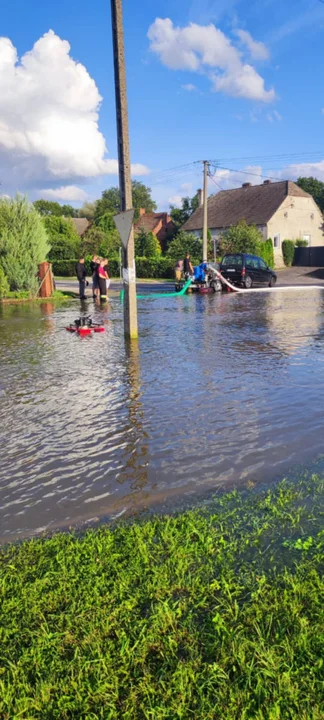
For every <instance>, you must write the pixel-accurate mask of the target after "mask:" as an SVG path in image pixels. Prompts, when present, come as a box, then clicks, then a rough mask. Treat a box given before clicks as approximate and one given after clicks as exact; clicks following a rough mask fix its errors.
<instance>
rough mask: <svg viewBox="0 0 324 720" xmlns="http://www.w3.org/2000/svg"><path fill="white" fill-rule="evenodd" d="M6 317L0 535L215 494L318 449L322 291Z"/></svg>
mask: <svg viewBox="0 0 324 720" xmlns="http://www.w3.org/2000/svg"><path fill="white" fill-rule="evenodd" d="M138 308H139V329H140V337H139V342H138V344H137V343H135V344H134V345H132V347H131V348H130V347H129V346H127V344H125V341H124V337H123V324H122V308H121V306H120V304H119V300H118V297H117V295H116V296H114V297H112V299H111V301H110V303H109V305H108V306H107V307H105V308H97V309H95V310H94V309H93V304H92V301H89V302H88V303H87V304H86V305H85V307H84V311H87V312H88V313H89V312H91V313H92V317H93V319H95V320H96V321H98V320H100V321H102V322H104V323H105V327H106V332H105V333H103V334H101V335H95V336H91V337H86V338H79V337H75V336H74V335H71V334H70V333H67V332H66V330H65V326H66V325H67V324H68V323H70V322H71V321H73V320H74V319H75V318H76V317H77V316H78V315H79V314H80V302H79V301H71V302H70V303H68V304H67V305H64V306H60V307H55V306H54V305H53V304H52V303H50V302H48V303H44V304H34V305H29V304H28V305H12V306H4V307H2V308H1V309H0V459H1V462H0V541H1V542H5V541H7V540H11V539H16V538H22V537H28V536H30V535H33V534H36V533H39V532H42V531H51V530H53V529H55V528H57V527H69V526H73V525H78V524H80V523H83V522H90V523H91V522H95V521H97V520H98V518H103V517H105V518H110V519H111V518H116V517H119V516H121V515H122V514H124V513H126V512H131V511H134V510H138V509H141V508H144V507H157V508H158V507H159V505H160V506H161V505H163V508H164V509H165V508H169V509H172V508H173V507H174V504H175V503H176V502H178V499H179V498H183V499H185V498H188V497H192V495H194V494H195V493H197V494H199V493H200V494H202V493H204V492H206V491H210V490H212V489H214V488H218V487H219V486H222V487H227V486H228V487H232V486H233V485H242V484H243V485H244V484H246V483H247V482H248V481H252V482H254V483H262V484H264V483H271V481H273V479H274V478H277V477H280V476H282V475H284V474H285V473H286V472H287V471H288V470H289V469H292V468H294V467H297V465H298V464H300V463H304V464H305V463H306V464H307V463H310V462H311V461H312V460H314V459H315V458H316V457H318V456H319V455H320V454H321V453H322V451H323V419H324V293H323V292H322V291H320V290H305V289H303V288H301V289H300V290H298V291H296V292H284V291H275V292H269V293H260V294H258V293H251V294H248V293H247V294H244V295H243V294H242V295H232V294H231V295H227V294H221V295H220V294H216V295H211V296H210V295H208V296H197V295H189V296H185V297H181V298H180V297H178V298H177V297H176V298H172V299H168V298H163V299H162V298H161V299H159V300H158V299H152V300H141V301H139V305H138Z"/></svg>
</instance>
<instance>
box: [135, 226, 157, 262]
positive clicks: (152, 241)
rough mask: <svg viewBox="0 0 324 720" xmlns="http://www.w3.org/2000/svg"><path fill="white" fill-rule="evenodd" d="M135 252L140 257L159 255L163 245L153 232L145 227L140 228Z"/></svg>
mask: <svg viewBox="0 0 324 720" xmlns="http://www.w3.org/2000/svg"><path fill="white" fill-rule="evenodd" d="M135 252H136V255H138V257H146V258H151V257H152V258H154V257H159V255H161V245H160V243H159V241H158V239H157V237H156V236H155V235H153V233H152V232H146V231H145V229H144V228H140V229H139V232H138V233H137V235H136V238H135Z"/></svg>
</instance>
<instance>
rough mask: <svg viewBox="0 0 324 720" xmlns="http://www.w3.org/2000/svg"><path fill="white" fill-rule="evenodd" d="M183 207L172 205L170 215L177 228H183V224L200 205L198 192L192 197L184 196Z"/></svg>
mask: <svg viewBox="0 0 324 720" xmlns="http://www.w3.org/2000/svg"><path fill="white" fill-rule="evenodd" d="M181 203H182V204H181V208H177V207H175V205H170V215H171V217H172V220H173V222H174V224H175V225H176V227H177V228H181V227H182V225H184V224H185V222H186V221H187V220H188V219H189V218H190V215H192V213H193V212H194V211H195V210H197V207H198V205H199V197H198V193H197V194H196V195H194V196H193V197H192V198H190V197H183V198H182V201H181Z"/></svg>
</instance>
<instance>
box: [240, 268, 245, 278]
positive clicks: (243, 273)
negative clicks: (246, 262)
mask: <svg viewBox="0 0 324 720" xmlns="http://www.w3.org/2000/svg"><path fill="white" fill-rule="evenodd" d="M241 275H242V277H243V275H245V268H242V271H241Z"/></svg>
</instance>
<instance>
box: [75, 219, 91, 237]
mask: <svg viewBox="0 0 324 720" xmlns="http://www.w3.org/2000/svg"><path fill="white" fill-rule="evenodd" d="M71 220H72V222H73V225H74V227H75V229H76V231H77V233H78V235H79V236H80V238H82V237H83V236H84V235H85V234H86V232H87V230H88V229H89V227H90V225H91V222H89V220H87V218H71Z"/></svg>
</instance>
